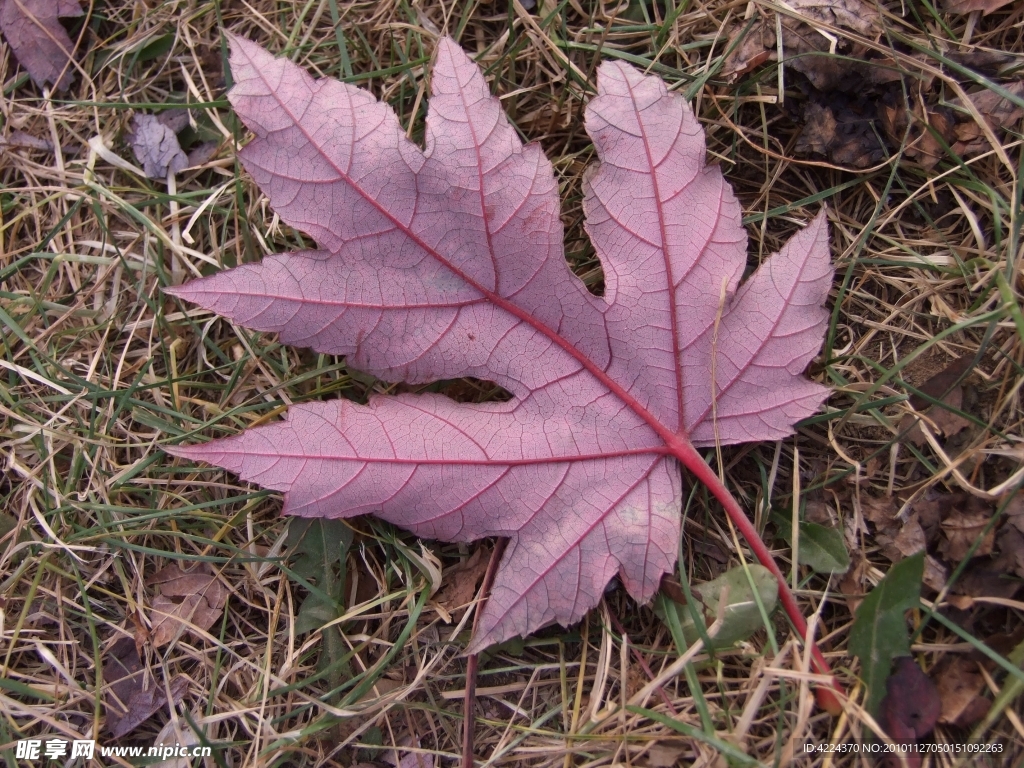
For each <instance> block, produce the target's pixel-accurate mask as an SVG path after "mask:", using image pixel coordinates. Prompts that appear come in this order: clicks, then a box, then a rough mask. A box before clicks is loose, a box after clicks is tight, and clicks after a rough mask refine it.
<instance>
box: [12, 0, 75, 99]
mask: <svg viewBox="0 0 1024 768" xmlns="http://www.w3.org/2000/svg"><path fill="white" fill-rule="evenodd" d="M81 15H82V6H81V5H79V3H78V0H0V31H2V32H3V33H4V39H6V40H7V44H8V45H9V46H10V47H11V52H12V53H13V54H14V57H15V58H16V59H17V60H18V62H19V63H20V64H21V66H23V67H24V68H25V69H26V70H27V71H28V74H29V76H30V77H31V78H32V80H33V82H35V84H36V85H38V86H39V87H40V88H42V87H43V86H44V85H45V84H46V83H50V84H51V85H53V87H54V88H56V89H57V90H58V91H63V90H66V89H67V87H68V86H69V85H71V81H72V80H74V79H75V73H74V70H73V69H72V68H71V67H70V66H69V65H70V63H71V52H72V50H73V49H74V47H75V44H74V43H72V42H71V38H70V37H68V33H67V30H65V29H64V27H63V26H61V23H60V22H59V21H58V19H68V18H71V17H73V16H81Z"/></svg>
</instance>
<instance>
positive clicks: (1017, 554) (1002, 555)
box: [996, 525, 1024, 578]
mask: <svg viewBox="0 0 1024 768" xmlns="http://www.w3.org/2000/svg"><path fill="white" fill-rule="evenodd" d="M996 567H997V568H999V569H1000V570H1003V571H1005V572H1006V573H1015V574H1017V575H1018V576H1020V577H1022V578H1024V534H1021V532H1020V531H1018V530H1017V529H1016V528H1014V527H1013V526H1012V525H1004V526H1003V527H1002V528H1001V529H1000V531H999V557H998V558H996Z"/></svg>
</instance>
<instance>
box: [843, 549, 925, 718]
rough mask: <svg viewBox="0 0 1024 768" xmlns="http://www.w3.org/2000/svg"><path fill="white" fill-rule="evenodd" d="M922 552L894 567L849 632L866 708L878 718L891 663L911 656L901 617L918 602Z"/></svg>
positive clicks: (881, 582)
mask: <svg viewBox="0 0 1024 768" xmlns="http://www.w3.org/2000/svg"><path fill="white" fill-rule="evenodd" d="M923 573H924V552H919V553H918V554H916V555H913V556H912V557H908V558H906V559H905V560H901V561H900V562H898V563H896V564H895V565H893V567H892V568H890V569H889V573H887V574H886V575H885V578H883V579H882V580H881V581H880V582H878V586H877V587H875V588H874V589H873V590H871V592H869V593H868V595H867V597H865V598H864V602H862V603H861V604H860V607H859V608H858V609H857V613H856V615H855V616H854V619H853V627H852V628H851V629H850V653H852V654H853V655H854V656H856V657H857V658H859V659H860V663H861V679H863V680H864V684H865V685H866V686H867V689H868V692H867V702H866V708H867V710H868V712H870V713H872V714H877V713H878V711H879V704H880V702H881V700H882V697H883V695H884V694H885V681H886V678H888V677H889V667H890V666H891V664H892V660H893V659H894V658H896V657H898V656H909V655H910V635H909V634H908V633H907V622H906V619H905V617H904V614H905V613H906V612H907V611H909V610H910V609H911V608H916V607H917V605H918V602H919V600H920V598H921V577H922V575H923Z"/></svg>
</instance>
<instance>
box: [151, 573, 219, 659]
mask: <svg viewBox="0 0 1024 768" xmlns="http://www.w3.org/2000/svg"><path fill="white" fill-rule="evenodd" d="M150 583H151V584H155V585H157V586H158V587H159V589H160V594H158V595H156V596H155V597H154V598H153V600H152V602H151V604H150V605H151V606H152V610H151V612H150V615H151V621H152V623H153V629H152V640H153V645H155V646H156V647H157V648H159V647H160V646H161V645H166V644H167V643H169V642H171V640H173V639H174V638H175V637H177V636H178V633H179V632H182V631H186V630H191V629H199V630H203V629H209V628H210V627H212V626H213V623H214V622H215V621H217V619H219V618H220V616H221V614H222V613H223V612H224V603H226V602H227V599H228V594H229V592H228V590H227V587H225V586H224V585H222V584H221V583H220V581H219V580H218V579H217V576H216V574H215V573H213V571H212V570H210V567H209V566H208V565H206V563H200V564H199V565H197V566H195V567H194V568H193V569H192V570H190V571H183V570H181V568H180V567H178V564H177V563H171V564H170V565H168V566H167V567H166V568H162V569H161V570H160V571H158V572H157V573H155V574H153V577H152V578H151V579H150Z"/></svg>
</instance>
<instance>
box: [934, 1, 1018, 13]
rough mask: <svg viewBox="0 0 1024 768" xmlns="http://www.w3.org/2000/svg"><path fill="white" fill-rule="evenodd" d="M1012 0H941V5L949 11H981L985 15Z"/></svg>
mask: <svg viewBox="0 0 1024 768" xmlns="http://www.w3.org/2000/svg"><path fill="white" fill-rule="evenodd" d="M1012 2H1013V0H943V3H942V7H943V9H944V10H946V11H949V12H950V13H973V12H974V11H981V13H982V15H983V16H987V15H988V14H990V13H992V12H993V11H998V10H999V9H1000V8H1002V7H1003V6H1004V5H1009V4H1010V3H1012Z"/></svg>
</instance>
